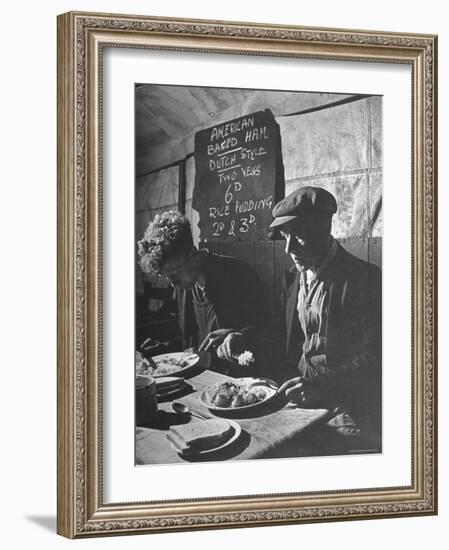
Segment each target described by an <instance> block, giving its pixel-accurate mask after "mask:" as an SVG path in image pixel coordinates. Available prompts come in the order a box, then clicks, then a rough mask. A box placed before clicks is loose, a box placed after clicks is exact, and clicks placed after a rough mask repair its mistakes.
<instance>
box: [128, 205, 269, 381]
mask: <svg viewBox="0 0 449 550" xmlns="http://www.w3.org/2000/svg"><path fill="white" fill-rule="evenodd" d="M138 256H139V263H140V266H141V268H142V270H143V271H144V272H146V273H155V274H158V275H162V276H163V277H165V278H167V279H168V280H169V281H170V283H171V284H172V285H173V286H174V287H175V292H176V301H177V305H178V321H179V326H180V329H181V335H182V341H183V346H184V348H187V347H196V348H198V349H199V350H200V351H202V350H204V351H210V350H216V356H217V358H218V359H219V361H215V362H214V365H213V367H214V368H215V369H216V370H221V371H225V372H227V373H229V374H230V373H234V372H237V373H238V370H236V369H233V368H232V366H233V364H237V363H238V360H237V358H238V356H239V355H240V354H241V353H242V352H244V351H247V350H249V351H254V353H255V355H256V359H257V354H258V352H260V347H261V341H262V335H263V333H264V331H265V330H266V329H267V327H268V323H269V319H268V314H267V307H266V300H265V298H264V292H263V288H262V285H261V282H260V280H259V278H258V276H257V274H256V273H255V271H254V270H253V269H252V268H251V267H250V266H249V265H248V264H246V263H245V262H243V261H241V260H239V259H237V258H233V257H229V256H222V255H218V254H214V253H212V252H210V251H209V250H207V249H204V248H203V249H198V248H197V247H195V246H194V243H193V238H192V232H191V228H190V222H189V220H188V219H187V218H186V217H185V216H183V215H182V214H180V213H179V212H176V211H168V212H164V213H162V214H158V215H156V217H155V219H154V220H153V221H152V222H150V224H149V226H148V228H147V230H146V231H145V234H144V237H143V239H142V240H140V241H139V242H138ZM245 373H247V371H246V370H245ZM240 375H241V374H240Z"/></svg>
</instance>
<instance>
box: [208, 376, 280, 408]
mask: <svg viewBox="0 0 449 550" xmlns="http://www.w3.org/2000/svg"><path fill="white" fill-rule="evenodd" d="M277 390H278V386H277V384H276V382H273V380H269V379H267V378H236V379H233V380H226V381H223V382H216V383H215V384H212V385H211V386H208V387H207V388H205V389H204V390H203V391H202V392H201V393H200V395H199V400H200V401H201V403H202V404H203V405H204V406H206V407H207V408H208V409H209V410H210V411H212V412H215V413H217V412H218V413H225V414H227V413H253V412H254V411H256V410H259V409H261V408H263V407H265V406H266V405H267V404H268V403H270V402H271V401H272V400H273V399H275V397H276V396H277V395H278V394H277Z"/></svg>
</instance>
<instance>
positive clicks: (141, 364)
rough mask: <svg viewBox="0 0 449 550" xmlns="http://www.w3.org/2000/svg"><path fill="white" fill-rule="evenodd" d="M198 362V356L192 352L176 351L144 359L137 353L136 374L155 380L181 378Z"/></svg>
mask: <svg viewBox="0 0 449 550" xmlns="http://www.w3.org/2000/svg"><path fill="white" fill-rule="evenodd" d="M139 355H140V357H139ZM199 360H200V356H199V355H198V354H197V353H194V352H186V351H178V352H174V353H163V354H161V355H155V356H153V357H150V358H145V357H143V356H142V355H141V354H140V353H139V352H137V354H136V372H137V374H147V375H148V374H150V375H151V376H154V377H155V378H158V377H161V376H183V375H185V374H186V373H187V371H189V370H190V369H191V368H192V367H194V366H195V365H197V363H198V362H199Z"/></svg>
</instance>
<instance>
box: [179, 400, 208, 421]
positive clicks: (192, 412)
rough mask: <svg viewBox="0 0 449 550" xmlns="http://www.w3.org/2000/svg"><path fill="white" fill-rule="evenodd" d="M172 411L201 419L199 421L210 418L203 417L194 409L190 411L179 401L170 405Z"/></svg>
mask: <svg viewBox="0 0 449 550" xmlns="http://www.w3.org/2000/svg"><path fill="white" fill-rule="evenodd" d="M172 409H173V410H174V411H175V412H177V413H180V414H190V415H192V416H196V417H197V418H201V420H207V419H208V418H210V417H209V416H205V415H203V414H202V413H200V412H198V411H196V410H194V409H191V408H190V407H188V406H187V405H185V404H184V403H180V402H179V401H175V402H174V403H173V404H172Z"/></svg>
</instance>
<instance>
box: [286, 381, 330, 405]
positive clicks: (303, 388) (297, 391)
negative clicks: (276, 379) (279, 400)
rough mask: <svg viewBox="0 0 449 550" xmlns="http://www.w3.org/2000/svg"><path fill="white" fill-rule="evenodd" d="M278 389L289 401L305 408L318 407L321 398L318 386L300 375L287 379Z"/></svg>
mask: <svg viewBox="0 0 449 550" xmlns="http://www.w3.org/2000/svg"><path fill="white" fill-rule="evenodd" d="M278 391H279V393H284V394H285V397H286V398H287V399H288V400H289V401H293V402H294V403H296V404H297V405H298V406H300V407H303V408H305V409H307V408H313V407H318V406H319V405H320V401H321V398H322V395H321V390H320V388H319V386H317V385H316V384H314V383H313V382H312V381H310V380H306V379H305V378H301V377H298V378H292V379H291V380H287V382H284V384H282V386H281V387H280V388H279V390H278Z"/></svg>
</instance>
